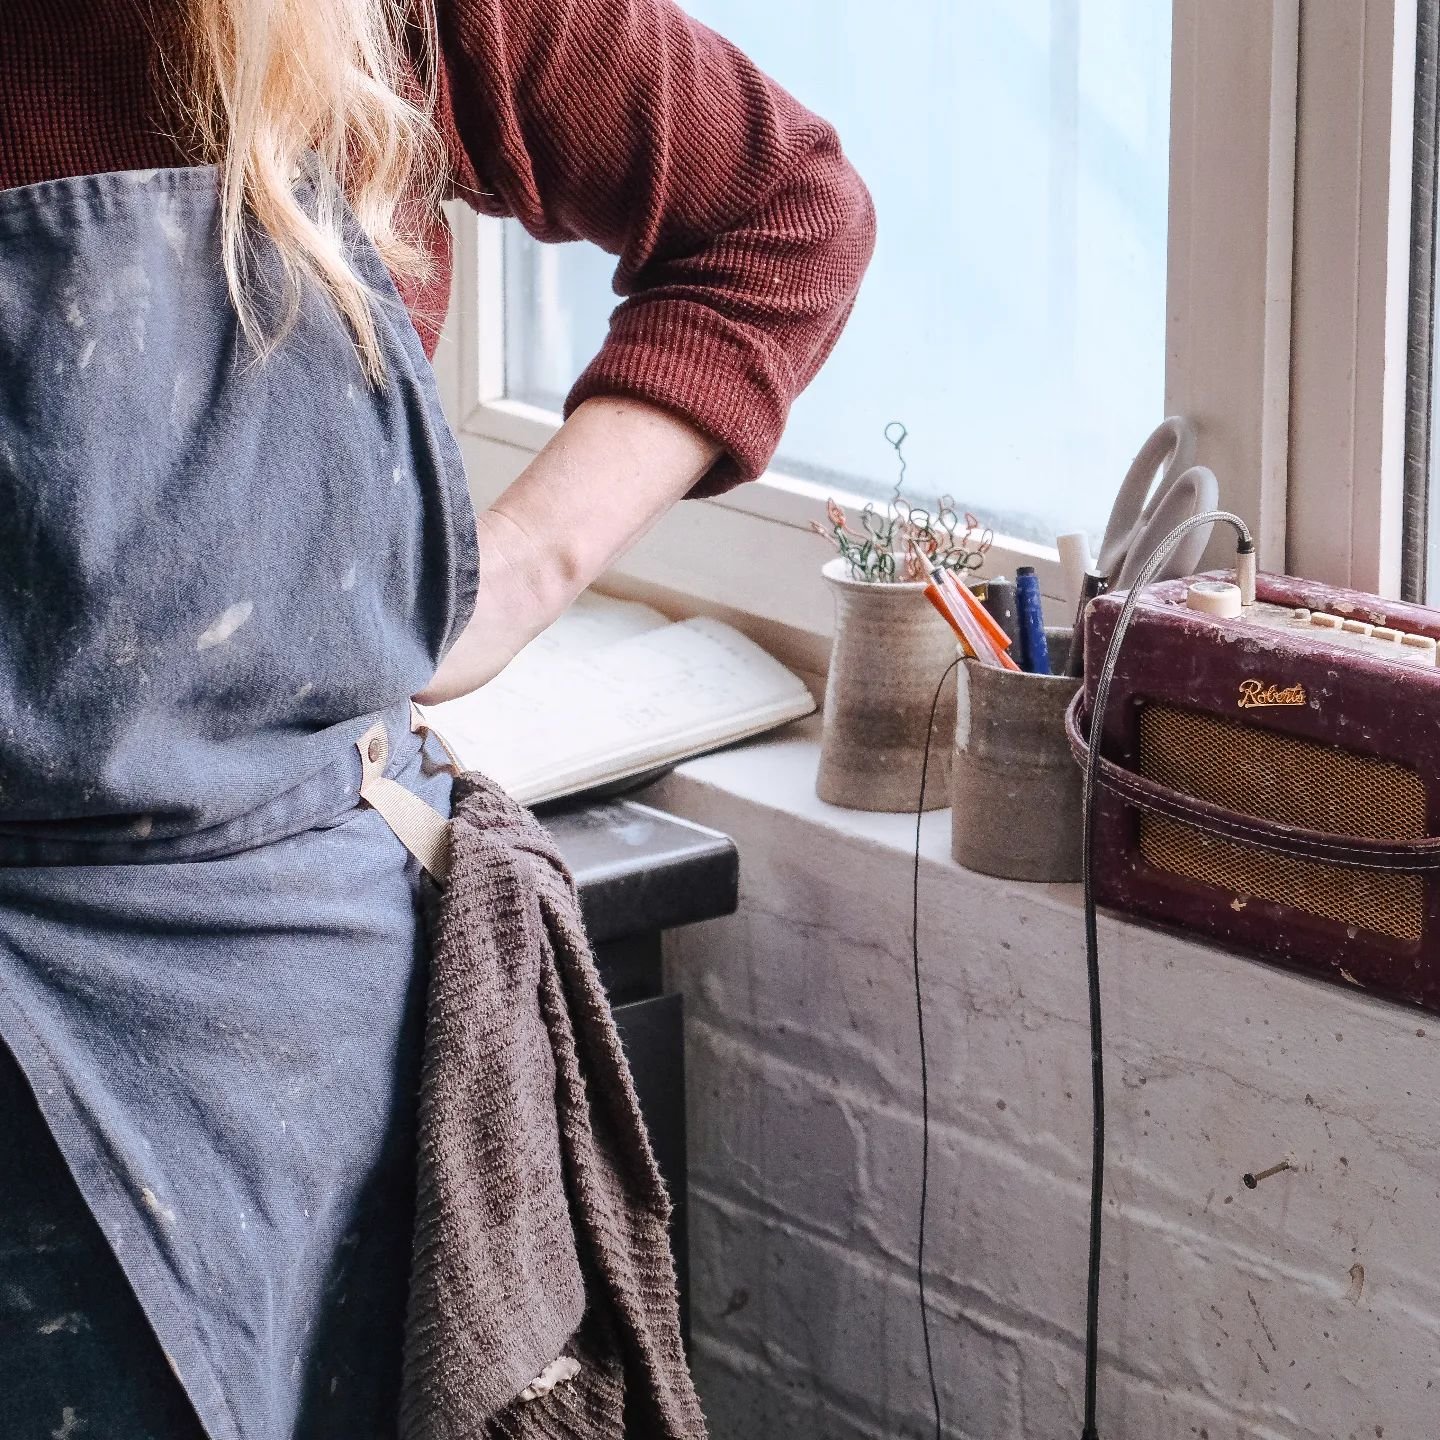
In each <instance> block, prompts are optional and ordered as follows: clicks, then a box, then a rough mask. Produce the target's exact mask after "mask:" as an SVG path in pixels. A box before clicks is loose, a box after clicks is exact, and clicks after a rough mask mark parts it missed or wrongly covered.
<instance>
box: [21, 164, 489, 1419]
mask: <svg viewBox="0 0 1440 1440" xmlns="http://www.w3.org/2000/svg"><path fill="white" fill-rule="evenodd" d="M256 247H257V250H256V253H257V256H258V266H257V269H258V278H257V284H258V287H259V288H258V293H260V294H262V295H265V294H272V295H273V294H274V293H275V292H274V290H273V288H269V289H267V278H268V279H269V280H271V281H273V279H274V274H275V266H274V257H273V255H272V254H271V252H270V251H269V250H268V249H267V247H266V245H265V244H264V243H263V241H261V240H260V239H258V238H257V241H256ZM354 249H355V257H356V264H357V266H358V267H359V268H360V269H361V271H362V273H363V274H364V275H365V276H366V278H367V279H368V281H369V282H370V284H371V285H372V286H373V287H374V289H375V291H376V294H377V295H378V296H379V309H380V312H381V317H380V318H381V339H382V344H383V349H384V356H385V362H386V366H387V369H388V375H389V379H388V382H387V383H386V384H385V386H384V387H383V388H381V389H379V390H378V391H372V390H371V389H370V388H368V387H367V385H366V383H365V381H364V379H363V377H362V375H361V373H360V370H359V366H358V362H357V360H356V357H355V354H354V350H353V347H352V345H351V343H350V339H349V337H348V334H347V332H346V331H345V329H344V328H343V327H342V326H341V324H340V323H339V322H338V321H337V320H336V319H335V318H334V316H333V314H332V313H331V311H330V310H329V309H328V307H327V306H326V305H325V304H324V303H323V301H322V300H321V299H320V298H319V297H318V296H314V295H310V296H307V297H306V299H305V301H304V303H303V304H302V307H301V310H300V314H299V318H298V321H297V323H296V325H295V327H294V329H293V330H292V331H291V333H290V334H289V336H288V338H287V339H286V340H285V342H284V343H283V345H282V346H281V348H280V350H279V352H278V353H277V354H276V355H275V356H273V357H272V358H271V359H270V360H269V361H268V362H266V363H263V364H261V363H258V362H257V361H256V359H255V357H254V355H253V353H252V352H251V351H250V349H249V347H248V346H247V345H246V343H245V342H244V341H243V339H242V338H241V336H240V334H239V329H238V323H237V320H236V317H235V314H234V312H233V309H232V307H231V305H230V302H229V299H228V295H227V292H226V286H225V279H224V276H223V273H222V270H221V266H220V262H219V254H220V252H219V237H218V223H217V200H216V189H215V176H214V173H213V171H211V170H209V169H202V168H196V169H180V170H161V171H158V172H146V173H134V174H112V175H98V176H87V177H84V178H81V179H74V180H61V181H56V182H52V183H48V184H42V185H35V186H28V187H25V188H22V189H14V190H8V191H3V192H0V1035H3V1038H4V1042H5V1044H4V1047H0V1435H3V1436H4V1437H5V1440H31V1437H32V1436H33V1437H37V1440H39V1437H46V1440H48V1437H53V1436H59V1437H60V1440H101V1437H104V1440H142V1437H143V1440H174V1437H179V1436H192V1435H194V1434H195V1433H196V1431H195V1425H194V1420H193V1419H192V1418H190V1415H189V1411H188V1409H187V1407H186V1404H185V1402H184V1399H183V1395H184V1394H188V1396H189V1400H190V1402H191V1404H193V1407H194V1410H195V1411H196V1412H197V1413H198V1415H199V1417H200V1419H201V1422H202V1423H203V1426H204V1429H205V1431H206V1432H208V1434H209V1435H211V1436H213V1437H216V1440H285V1437H291V1436H314V1437H321V1436H324V1437H330V1436H334V1437H344V1440H366V1437H370V1436H377V1437H378V1436H386V1437H387V1440H389V1437H390V1436H392V1435H393V1429H394V1422H393V1402H394V1394H395V1390H396V1387H397V1384H398V1377H399V1365H400V1345H399V1334H400V1325H401V1321H402V1312H403V1295H404V1286H405V1278H406V1266H407V1262H408V1256H409V1243H410V1235H409V1224H410V1197H411V1164H412V1156H411V1151H410V1138H411V1130H410V1127H411V1121H412V1110H413V1099H414V1085H415V1077H416V1073H417V1059H418V1043H419V1035H418V1024H419V1019H420V1010H419V1005H420V999H421V990H422V988H423V983H424V972H423V954H422V950H421V946H420V943H419V933H418V931H419V927H418V920H417V909H416V897H417V890H418V884H419V869H418V866H417V865H416V863H415V862H414V861H413V860H412V859H410V858H409V857H408V856H407V854H406V852H405V850H404V848H403V847H402V846H401V844H400V842H399V841H398V840H397V839H396V838H395V836H394V834H393V833H392V832H391V831H390V829H389V828H388V827H387V825H386V823H385V821H384V820H383V819H382V818H381V816H380V815H379V814H378V813H377V812H376V811H375V810H373V809H370V808H368V807H366V806H363V805H360V804H358V803H357V798H356V793H355V792H356V790H357V788H358V786H359V784H360V780H361V766H360V757H359V755H358V753H357V751H356V748H355V743H354V742H355V741H356V739H357V737H358V736H360V735H361V734H362V732H364V731H365V730H367V729H368V728H369V727H370V726H371V725H372V724H374V723H376V722H380V723H383V724H384V725H385V727H386V730H387V733H388V736H389V738H390V741H391V744H392V748H393V754H392V758H391V760H390V762H389V765H388V772H387V773H388V774H389V775H390V776H392V777H394V778H395V779H397V780H399V781H400V782H401V783H402V784H404V785H406V786H407V787H408V788H410V789H412V790H414V791H415V792H417V793H419V794H422V795H423V796H425V798H427V799H428V800H429V801H430V802H431V803H432V804H434V805H435V806H437V807H438V808H440V809H442V810H445V811H447V812H448V801H449V777H448V775H446V774H445V773H443V772H442V771H441V770H440V769H439V767H438V765H437V764H434V763H432V759H438V757H431V756H430V755H428V754H422V752H421V744H420V741H419V739H418V737H416V736H414V735H413V734H411V732H410V730H409V728H408V719H409V707H408V698H409V696H410V695H411V694H413V693H414V692H415V691H416V690H418V689H420V688H421V687H422V686H423V685H424V684H425V683H426V681H427V680H428V679H429V677H430V675H431V674H432V672H433V671H434V668H435V666H436V663H437V661H438V659H439V657H440V656H441V655H442V654H443V653H444V651H445V650H446V648H447V647H448V646H449V644H450V643H451V641H452V640H453V639H454V637H455V635H456V634H457V633H458V631H459V630H460V628H461V627H462V626H463V624H464V623H465V621H466V620H467V619H468V617H469V612H470V610H471V608H472V606H473V604H474V594H475V577H476V554H475V533H474V522H473V517H472V514H471V512H470V508H469V501H468V498H467V496H466V492H465V484H464V478H463V474H462V470H461V465H460V459H459V455H458V453H457V451H456V448H455V445H454V442H453V440H452V438H451V437H450V435H449V433H448V431H447V430H446V427H445V424H444V421H443V419H442V417H441V414H440V406H439V402H438V398H437V395H436V391H435V386H434V382H433V377H432V375H431V372H430V368H429V365H428V363H427V362H426V360H425V357H424V354H423V352H422V350H421V347H420V344H419V341H418V339H417V337H416V335H415V332H414V330H413V328H412V326H411V324H410V321H409V319H408V317H407V316H406V314H405V312H404V310H403V308H402V306H401V304H400V302H399V299H398V297H397V296H396V294H395V291H394V289H393V287H392V285H391V283H390V280H389V277H388V276H387V275H386V274H385V271H384V268H383V266H382V265H381V263H380V261H379V258H378V256H377V255H376V254H375V252H374V250H373V248H372V247H370V246H369V245H368V243H367V242H365V241H364V240H363V238H359V239H357V240H356V242H355V246H354ZM272 318H273V317H272ZM6 1050H8V1052H9V1053H8V1054H6V1053H5V1052H6ZM42 1117H43V1118H42ZM62 1157H63V1163H62ZM72 1176H73V1180H72V1179H71V1177H72ZM82 1196H83V1201H82V1199H81V1197H82ZM117 1261H118V1265H117ZM122 1271H123V1276H124V1277H125V1278H126V1279H128V1287H127V1285H126V1284H125V1283H123V1282H122V1280H121V1274H122ZM132 1290H133V1293H132ZM137 1302H138V1303H137ZM152 1332H153V1333H152ZM167 1365H168V1367H170V1368H167ZM171 1369H173V1371H174V1374H175V1375H178V1376H179V1379H180V1382H181V1384H183V1392H182V1390H181V1388H180V1386H179V1385H177V1384H176V1383H175V1379H174V1376H173V1375H172V1374H171Z"/></svg>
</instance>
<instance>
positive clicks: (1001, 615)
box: [980, 575, 1020, 660]
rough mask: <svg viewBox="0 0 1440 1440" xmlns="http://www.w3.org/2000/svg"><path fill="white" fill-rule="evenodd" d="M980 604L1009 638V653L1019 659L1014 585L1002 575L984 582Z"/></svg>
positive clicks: (1018, 622) (1018, 615)
mask: <svg viewBox="0 0 1440 1440" xmlns="http://www.w3.org/2000/svg"><path fill="white" fill-rule="evenodd" d="M980 603H981V604H982V605H983V606H984V607H985V608H986V610H988V611H989V612H990V618H991V619H992V620H993V621H994V622H995V623H996V624H997V625H998V626H999V627H1000V628H1001V629H1002V630H1003V631H1004V632H1005V633H1006V634H1007V635H1008V636H1009V637H1010V653H1011V654H1012V655H1013V656H1015V658H1016V659H1017V660H1018V659H1019V658H1020V612H1019V611H1018V610H1017V609H1016V608H1015V585H1014V583H1013V582H1012V581H1010V580H1007V579H1006V578H1005V577H1004V576H1003V575H997V576H996V577H995V579H993V580H987V581H986V582H985V593H984V594H983V595H981V596H980Z"/></svg>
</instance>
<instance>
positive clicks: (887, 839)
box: [642, 715, 1083, 923]
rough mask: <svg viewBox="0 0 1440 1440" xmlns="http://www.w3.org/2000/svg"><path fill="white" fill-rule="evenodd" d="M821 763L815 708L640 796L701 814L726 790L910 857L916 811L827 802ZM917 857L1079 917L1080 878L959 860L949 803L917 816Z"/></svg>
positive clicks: (994, 895)
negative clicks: (1046, 876) (988, 870)
mask: <svg viewBox="0 0 1440 1440" xmlns="http://www.w3.org/2000/svg"><path fill="white" fill-rule="evenodd" d="M819 763H820V717H819V716H818V715H817V716H813V717H812V718H811V719H809V720H802V721H799V722H797V723H796V724H793V725H788V726H786V727H785V729H783V730H781V731H778V732H776V734H775V735H773V736H770V737H767V738H765V739H761V740H755V741H750V742H748V743H746V744H742V745H735V746H731V747H730V748H729V749H727V750H721V751H718V752H716V753H715V754H713V755H705V756H702V757H701V758H700V759H698V760H690V761H687V762H686V763H684V764H683V765H680V766H677V767H676V769H675V770H674V771H673V772H672V773H671V774H670V775H668V776H666V777H665V778H664V779H663V780H660V781H658V782H657V783H656V784H655V785H653V786H651V787H650V788H649V789H648V790H647V791H646V792H645V794H644V796H643V797H642V798H643V799H644V800H645V802H646V803H647V804H651V805H655V806H657V807H658V808H659V809H662V810H668V811H670V812H672V813H674V814H676V815H683V816H687V817H689V818H693V819H696V820H700V819H701V818H702V817H701V816H700V815H699V814H698V813H696V804H697V802H699V801H700V800H701V797H704V796H707V795H708V796H712V797H725V798H727V799H729V800H731V801H734V802H738V803H741V804H745V805H748V806H754V807H757V808H759V809H761V810H770V811H774V812H776V813H777V814H779V815H784V816H786V817H788V818H790V819H792V820H797V821H800V822H802V823H808V824H811V825H816V826H820V827H822V828H823V829H825V830H826V831H828V832H830V833H831V834H833V835H837V836H844V837H848V838H850V839H853V840H854V841H855V843H856V844H857V845H858V846H862V847H874V848H875V849H877V850H880V851H884V852H886V853H887V854H892V853H899V854H901V855H903V856H905V857H906V858H907V860H908V859H909V857H911V856H913V855H914V853H915V815H914V812H913V811H912V812H911V813H909V814H899V815H888V814H877V813H874V812H871V811H867V810H847V809H844V808H842V807H840V806H838V805H827V804H826V803H825V801H823V800H821V799H820V798H819V797H818V796H817V795H816V794H815V774H816V770H817V768H818V766H819ZM742 864H743V856H742ZM920 865H921V872H922V875H923V876H924V877H925V878H926V879H927V880H932V879H934V878H936V877H938V876H939V875H941V874H942V873H945V872H948V873H949V874H951V875H952V876H953V877H957V878H958V877H964V880H965V881H966V882H969V883H973V884H974V885H975V886H977V887H979V888H980V890H981V891H982V892H984V894H985V901H984V903H986V904H987V905H994V906H1003V905H1005V904H1007V902H1013V900H1014V899H1015V898H1016V897H1017V896H1018V895H1020V894H1023V895H1024V896H1025V897H1026V899H1027V900H1029V901H1031V902H1034V903H1038V904H1041V905H1044V906H1047V907H1053V908H1055V909H1056V910H1057V911H1062V912H1065V913H1067V914H1069V915H1072V916H1074V917H1076V918H1077V919H1078V917H1079V916H1080V914H1081V910H1082V906H1083V901H1082V897H1081V891H1080V886H1079V885H1073V884H1045V883H1036V882H1027V881H1021V880H1002V879H998V878H995V877H993V876H989V875H982V874H980V873H979V872H977V871H974V870H967V869H965V868H964V867H962V866H960V865H958V864H956V862H955V861H954V860H953V859H952V858H951V855H950V811H949V810H948V809H942V810H930V811H927V812H926V813H925V815H924V816H923V817H922V819H921V822H920ZM922 923H923V914H922Z"/></svg>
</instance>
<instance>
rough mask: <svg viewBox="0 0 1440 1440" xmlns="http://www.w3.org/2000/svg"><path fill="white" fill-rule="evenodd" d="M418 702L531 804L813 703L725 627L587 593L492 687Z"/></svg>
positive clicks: (461, 747) (686, 753) (651, 765)
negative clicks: (675, 620)
mask: <svg viewBox="0 0 1440 1440" xmlns="http://www.w3.org/2000/svg"><path fill="white" fill-rule="evenodd" d="M417 708H418V709H419V710H420V712H421V715H422V716H423V718H424V720H425V722H426V723H427V724H429V725H432V726H434V728H435V729H436V730H438V731H439V732H440V734H441V735H443V736H444V737H445V739H446V740H447V741H448V742H449V743H450V746H451V748H452V749H453V750H454V751H455V753H456V755H457V756H458V758H459V759H460V761H461V763H462V764H463V765H465V767H466V768H467V769H474V770H481V771H484V773H485V774H487V775H489V776H490V777H491V778H492V779H494V780H496V781H498V782H499V783H500V784H501V785H503V786H504V787H505V789H506V790H508V791H509V792H510V794H511V795H513V796H514V797H515V798H516V799H517V800H520V801H522V802H523V803H525V804H527V805H536V804H539V803H540V802H541V801H543V800H557V799H559V798H560V797H561V796H565V795H574V794H577V793H578V792H580V791H582V790H590V789H594V788H595V787H597V786H600V785H608V784H611V783H613V782H615V781H617V780H623V779H627V778H629V777H632V776H635V775H642V774H644V773H645V772H646V771H648V770H653V769H656V768H657V767H660V766H664V765H670V764H674V763H675V762H676V761H679V760H684V759H687V758H689V757H690V756H692V755H699V754H702V753H704V752H705V751H706V750H713V749H715V748H716V747H717V746H719V745H726V744H729V743H730V742H731V741H734V740H743V739H745V738H746V737H747V736H751V735H758V734H760V733H761V732H762V731H764V730H769V729H771V728H773V727H774V726H776V725H781V724H783V723H784V722H785V721H787V720H794V719H797V718H798V717H800V716H801V715H808V714H810V712H811V711H813V710H814V709H815V702H814V700H813V699H812V698H811V696H810V691H809V690H808V689H807V688H806V687H805V684H804V683H803V682H802V681H801V680H800V679H798V678H797V677H796V676H794V675H792V674H791V673H790V672H789V671H788V670H787V669H785V667H784V666H783V665H781V664H780V663H779V662H778V661H776V660H773V659H771V657H770V656H769V655H767V654H766V653H765V652H764V651H763V650H762V649H761V648H760V647H759V646H758V645H756V644H754V643H753V642H752V641H750V640H747V639H746V638H745V636H743V635H741V634H740V632H739V631H738V630H734V629H732V628H731V627H730V626H729V625H725V624H722V623H721V622H720V621H718V620H709V619H704V618H701V619H696V620H682V621H679V622H678V623H672V622H671V621H669V620H667V619H666V618H665V616H663V615H661V614H660V613H659V611H657V610H652V609H650V607H649V606H648V605H637V604H635V603H633V602H631V601H626V600H614V599H611V598H610V597H608V596H605V595H595V594H590V593H587V594H585V595H582V596H581V597H580V599H579V600H577V601H576V602H575V604H574V605H573V606H572V607H571V608H570V609H569V610H568V611H567V612H566V613H565V614H564V615H563V616H561V618H560V619H559V620H557V621H556V622H555V623H554V624H553V625H552V626H551V627H550V628H549V629H548V630H546V631H545V632H544V633H543V634H541V635H540V636H538V637H537V638H536V639H535V640H533V641H532V642H531V643H530V644H529V645H527V646H526V647H525V649H524V650H522V651H521V652H520V654H519V655H517V656H516V657H515V659H514V660H513V661H511V663H510V665H509V666H508V667H507V668H506V669H505V670H504V672H503V673H502V674H500V675H499V676H498V677H497V678H496V679H494V680H492V681H491V682H490V683H489V684H488V685H486V686H484V687H483V688H482V689H480V690H477V691H475V692H474V693H473V694H471V695H462V696H461V697H460V698H459V699H458V700H447V701H445V702H444V703H443V704H440V705H425V706H420V707H417Z"/></svg>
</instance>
